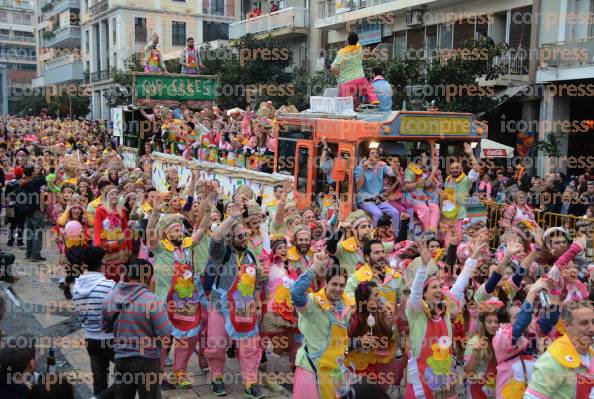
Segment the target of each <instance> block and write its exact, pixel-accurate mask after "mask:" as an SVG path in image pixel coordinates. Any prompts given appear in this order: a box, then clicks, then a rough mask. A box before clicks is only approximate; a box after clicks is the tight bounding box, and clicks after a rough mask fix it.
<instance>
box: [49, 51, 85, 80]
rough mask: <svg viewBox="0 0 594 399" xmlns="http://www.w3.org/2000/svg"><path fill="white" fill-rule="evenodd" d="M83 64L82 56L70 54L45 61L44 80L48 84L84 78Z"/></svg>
mask: <svg viewBox="0 0 594 399" xmlns="http://www.w3.org/2000/svg"><path fill="white" fill-rule="evenodd" d="M82 78H83V64H82V62H81V61H80V56H78V55H75V54H68V55H65V56H62V57H58V58H53V59H51V60H50V61H48V62H46V63H45V68H44V71H43V81H44V83H45V84H46V85H51V84H61V83H66V82H72V81H77V80H82Z"/></svg>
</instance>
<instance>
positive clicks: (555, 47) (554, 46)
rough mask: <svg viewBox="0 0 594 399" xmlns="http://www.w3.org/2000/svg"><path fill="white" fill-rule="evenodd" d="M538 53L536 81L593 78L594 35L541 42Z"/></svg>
mask: <svg viewBox="0 0 594 399" xmlns="http://www.w3.org/2000/svg"><path fill="white" fill-rule="evenodd" d="M539 54H540V65H539V68H538V71H537V73H536V75H537V76H536V81H537V83H540V82H550V81H558V80H581V79H591V78H594V56H593V54H594V37H587V38H584V39H580V40H572V41H565V42H559V43H550V44H543V45H541V47H540V48H539Z"/></svg>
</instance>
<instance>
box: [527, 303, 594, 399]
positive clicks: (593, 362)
mask: <svg viewBox="0 0 594 399" xmlns="http://www.w3.org/2000/svg"><path fill="white" fill-rule="evenodd" d="M561 317H562V319H563V321H564V324H565V326H566V332H567V333H566V334H565V335H563V336H562V337H561V338H558V339H556V340H555V341H554V342H553V343H552V344H551V345H549V348H548V349H547V351H546V352H545V353H544V354H543V355H542V356H540V357H539V358H538V360H537V361H536V364H535V365H534V371H533V372H532V377H531V378H530V382H529V383H528V388H526V393H525V394H524V398H525V399H552V398H555V399H557V398H559V399H582V398H583V399H588V398H591V397H592V395H593V394H594V390H593V388H594V351H593V350H592V343H593V342H592V337H593V336H594V309H593V308H592V304H591V303H590V301H575V302H571V303H569V304H567V305H565V306H563V308H562V310H561Z"/></svg>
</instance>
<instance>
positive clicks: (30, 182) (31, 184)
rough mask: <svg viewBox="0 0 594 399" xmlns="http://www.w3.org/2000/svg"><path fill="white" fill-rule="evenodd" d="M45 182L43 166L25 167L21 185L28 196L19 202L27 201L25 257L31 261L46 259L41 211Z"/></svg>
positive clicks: (25, 207)
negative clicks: (42, 248)
mask: <svg viewBox="0 0 594 399" xmlns="http://www.w3.org/2000/svg"><path fill="white" fill-rule="evenodd" d="M44 184H45V175H43V174H42V173H41V168H39V167H38V166H35V167H34V166H27V167H26V168H25V177H24V178H23V179H22V180H21V187H22V188H23V191H24V192H25V193H26V198H20V199H17V202H22V201H25V202H26V204H24V212H25V215H26V221H25V241H26V247H27V249H26V254H25V259H31V262H40V261H44V260H45V258H44V257H42V256H41V246H42V244H43V221H44V218H43V213H42V212H41V187H43V185H44ZM22 197H25V196H22ZM19 200H20V201H19Z"/></svg>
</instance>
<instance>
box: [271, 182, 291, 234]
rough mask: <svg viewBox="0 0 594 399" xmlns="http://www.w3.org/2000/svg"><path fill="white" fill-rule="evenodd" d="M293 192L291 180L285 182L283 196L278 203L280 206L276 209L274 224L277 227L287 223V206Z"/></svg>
mask: <svg viewBox="0 0 594 399" xmlns="http://www.w3.org/2000/svg"><path fill="white" fill-rule="evenodd" d="M291 191H293V184H292V183H291V181H290V180H285V181H284V182H283V195H282V196H281V199H280V201H279V202H278V206H277V207H276V212H275V214H274V224H275V225H277V226H282V224H283V223H284V222H285V206H286V205H287V198H288V196H289V193H291Z"/></svg>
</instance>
